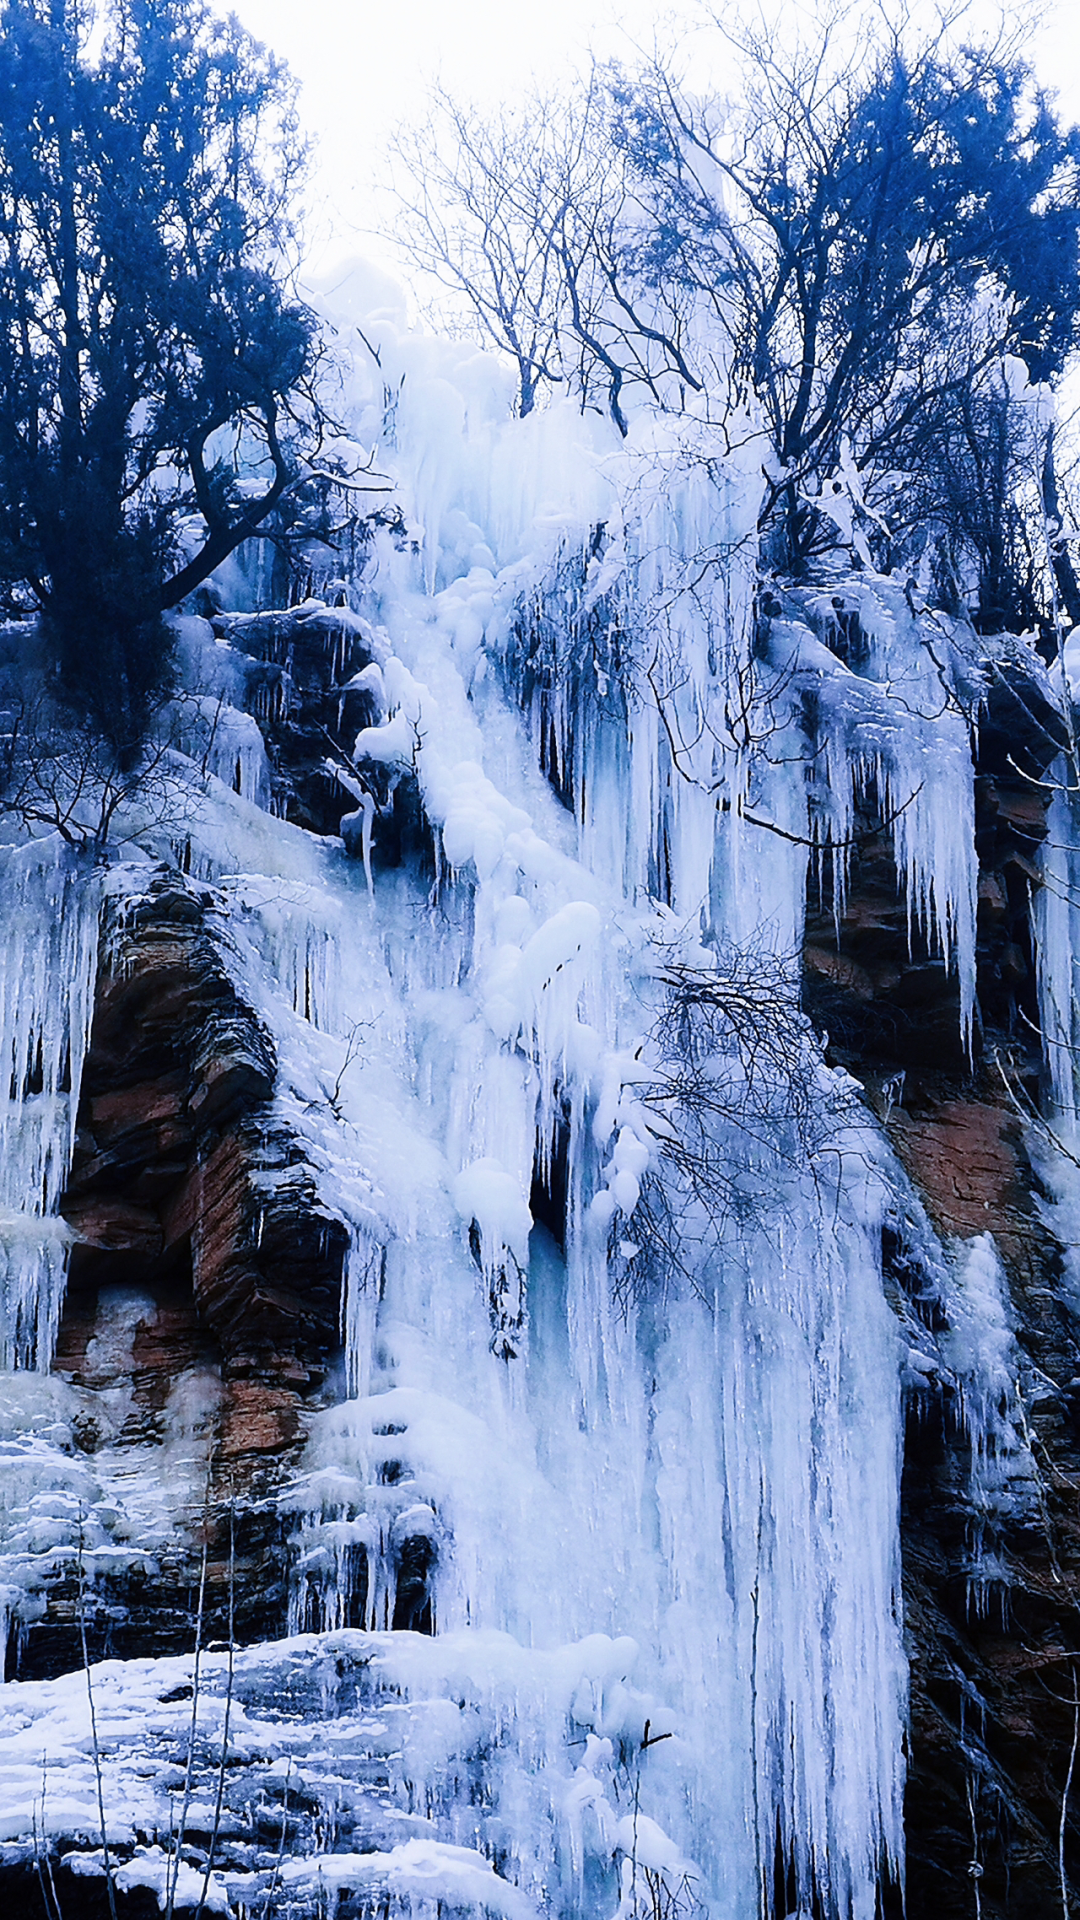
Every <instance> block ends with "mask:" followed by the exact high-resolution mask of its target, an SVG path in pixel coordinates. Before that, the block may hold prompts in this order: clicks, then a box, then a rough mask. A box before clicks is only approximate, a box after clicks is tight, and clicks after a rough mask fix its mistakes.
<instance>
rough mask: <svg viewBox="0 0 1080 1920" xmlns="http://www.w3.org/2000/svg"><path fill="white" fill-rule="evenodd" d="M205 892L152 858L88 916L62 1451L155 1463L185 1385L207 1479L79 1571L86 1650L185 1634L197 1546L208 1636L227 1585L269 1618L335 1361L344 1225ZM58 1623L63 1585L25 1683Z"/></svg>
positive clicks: (73, 1640) (261, 1628)
mask: <svg viewBox="0 0 1080 1920" xmlns="http://www.w3.org/2000/svg"><path fill="white" fill-rule="evenodd" d="M218 904H219V903H218V902H216V901H215V898H214V895H213V894H212V893H211V892H208V891H207V890H206V889H205V888H199V887H197V886H194V885H191V884H190V883H188V882H186V881H185V880H184V878H183V876H182V875H181V874H178V873H176V872H171V873H169V872H163V873H160V874H158V875H157V876H156V877H154V878H152V879H151V880H150V882H149V884H148V885H145V890H143V891H141V892H140V893H139V894H138V895H137V896H135V898H133V899H126V898H123V897H121V899H120V901H119V902H118V904H117V906H116V908H115V910H114V912H113V914H112V915H111V917H107V919H106V922H105V924H104V927H103V931H102V945H103V964H102V966H101V968H100V970H99V974H98V985H97V995H96V1000H95V1006H94V1018H93V1025H92V1028H91V1038H90V1047H89V1051H88V1054H87V1058H86V1062H85V1066H84V1072H83V1080H82V1091H81V1099H80V1104H79V1113H78V1127H77V1133H76V1146H75V1154H74V1158H73V1162H72V1166H71V1172H70V1176H69V1179H68V1183H67V1189H66V1192H65V1195H64V1199H63V1203H62V1204H63V1215H64V1219H65V1220H66V1222H67V1225H68V1227H69V1229H70V1231H71V1234H72V1236H73V1242H74V1244H73V1246H72V1249H71V1255H70V1265H69V1276H68V1286H67V1292H66V1296H65V1300H64V1307H63V1313H62V1317H61V1321H60V1328H59V1335H58V1339H57V1345H56V1353H55V1359H54V1362H53V1366H54V1371H55V1372H56V1373H57V1374H58V1375H59V1376H60V1378H61V1379H62V1380H64V1381H65V1382H67V1383H69V1384H70V1385H71V1386H73V1387H74V1388H75V1389H77V1390H78V1393H79V1395H80V1399H81V1410H80V1413H79V1416H78V1420H77V1425H76V1438H77V1443H78V1446H79V1448H80V1449H81V1450H82V1451H83V1452H84V1453H85V1454H86V1455H87V1456H89V1457H90V1458H91V1459H92V1458H93V1456H94V1455H95V1454H96V1453H97V1452H98V1451H99V1450H100V1449H101V1448H102V1447H104V1446H107V1445H108V1446H112V1447H116V1448H119V1449H120V1450H121V1452H123V1451H125V1450H130V1456H131V1459H130V1470H131V1472H132V1473H137V1472H138V1470H139V1468H140V1466H143V1467H145V1468H146V1469H147V1470H148V1471H150V1472H151V1473H154V1472H158V1471H165V1469H164V1468H163V1467H161V1466H159V1464H158V1463H159V1462H161V1461H162V1460H163V1459H164V1452H163V1450H164V1448H165V1445H166V1443H167V1442H168V1441H169V1439H170V1423H171V1421H172V1420H173V1419H174V1418H175V1413H176V1407H177V1402H178V1400H181V1401H182V1400H183V1399H184V1398H185V1397H186V1398H187V1400H188V1401H189V1402H190V1403H191V1405H192V1406H193V1407H195V1408H197V1415H196V1421H195V1426H194V1429H193V1431H192V1432H191V1435H190V1438H191V1442H192V1445H193V1446H194V1447H195V1448H196V1450H197V1452H198V1453H199V1455H200V1457H201V1459H202V1461H203V1475H204V1485H203V1488H202V1494H201V1498H200V1499H198V1502H197V1504H196V1505H195V1506H194V1507H192V1506H191V1504H190V1502H182V1503H181V1504H180V1505H179V1507H178V1509H177V1511H176V1513H175V1515H174V1535H173V1539H172V1542H171V1550H170V1551H169V1552H168V1553H167V1554H166V1555H165V1556H164V1557H160V1558H159V1559H158V1560H157V1562H156V1563H155V1567H154V1571H153V1573H152V1574H151V1575H150V1577H147V1575H146V1572H145V1569H143V1568H140V1569H139V1571H138V1578H137V1581H136V1583H135V1584H134V1585H133V1584H132V1577H131V1573H130V1570H129V1569H125V1570H124V1572H123V1573H122V1574H121V1576H120V1577H119V1578H118V1579H116V1580H110V1579H109V1578H108V1577H107V1576H105V1577H104V1578H98V1579H97V1580H96V1582H95V1587H94V1600H93V1605H92V1607H91V1609H90V1617H89V1620H88V1623H87V1624H88V1641H89V1646H90V1649H91V1651H92V1653H93V1655H94V1656H95V1657H102V1656H106V1655H116V1656H120V1657H130V1656H133V1655H137V1654H145V1653H150V1652H153V1653H155V1654H166V1653H180V1652H183V1651H186V1650H187V1649H188V1647H189V1646H190V1643H191V1636H192V1621H193V1616H194V1611H195V1608H196V1604H197V1598H196V1596H197V1589H198V1586H199V1580H200V1568H201V1560H202V1551H203V1547H204V1546H205V1548H206V1554H207V1559H206V1575H205V1579H206V1591H205V1595H204V1612H205V1630H206V1632H207V1634H208V1636H209V1637H211V1638H214V1637H217V1638H220V1637H221V1636H222V1635H223V1634H224V1633H225V1631H226V1617H227V1612H228V1606H229V1591H228V1590H229V1588H230V1587H231V1588H232V1589H233V1594H232V1599H233V1605H234V1611H235V1616H236V1628H237V1631H238V1633H239V1635H240V1636H241V1637H242V1638H243V1639H244V1640H252V1639H258V1638H266V1637H273V1636H275V1635H277V1634H280V1633H281V1632H283V1631H284V1628H285V1620H286V1610H287V1597H286V1590H285V1570H284V1562H285V1545H284V1537H283V1526H282V1523H281V1522H280V1520H279V1518H278V1516H277V1513H276V1510H275V1508H274V1504H273V1495H274V1493H275V1491H276V1489H277V1488H278V1487H279V1486H280V1485H281V1484H282V1482H283V1479H284V1478H285V1476H286V1475H287V1473H288V1472H289V1471H290V1470H295V1466H296V1461H297V1457H298V1454H299V1451H300V1448H301V1447H302V1444H303V1439H304V1433H305V1425H304V1416H305V1411H306V1410H307V1409H309V1408H310V1407H312V1406H313V1405H319V1404H322V1403H323V1401H324V1399H325V1392H326V1383H327V1377H328V1373H330V1372H331V1370H332V1369H333V1368H334V1367H335V1365H337V1366H338V1370H339V1371H340V1339H339V1330H338V1322H339V1303H340V1298H341V1287H342V1273H343V1262H344V1256H345V1247H346V1244H347V1234H346V1231H345V1229H344V1227H343V1226H342V1225H341V1223H340V1222H339V1221H337V1220H334V1219H332V1218H329V1217H328V1216H327V1214H326V1212H325V1209H323V1208H322V1207H321V1206H320V1204H319V1201H318V1197H317V1194H316V1191H315V1186H314V1182H313V1179H312V1175H311V1171H310V1169H309V1167H308V1165H307V1162H306V1157H305V1152H304V1148H303V1146H302V1144H301V1143H299V1142H298V1141H297V1140H296V1139H295V1138H291V1137H290V1135H289V1133H288V1131H287V1130H286V1129H285V1128H284V1127H282V1126H281V1125H280V1124H279V1123H276V1122H275V1120H274V1117H273V1115H272V1113H271V1106H270V1102H271V1095H272V1093H273V1089H274V1082H275V1074H276V1060H275V1054H274V1048H273V1044H272V1041H271V1039H270V1036H269V1035H268V1033H267V1032H266V1030H265V1028H264V1027H263V1026H262V1025H261V1024H260V1022H259V1020H258V1019H257V1017H256V1015H255V1014H254V1013H253V1011H252V1010H251V1008H250V1007H248V1006H246V1005H245V1004H244V1003H243V1001H242V1000H241V999H240V997H239V995H238V992H237V989H236V986H235V985H234V982H233V980H232V978H231V977H230V974H229V972H228V970H227V968H226V966H225V965H224V964H223V959H222V943H223V939H224V938H225V937H226V936H225V935H224V933H223V923H222V920H221V917H220V914H218V913H215V907H216V906H217V905H218ZM75 1616H76V1594H75V1582H74V1581H73V1579H72V1578H70V1577H69V1578H68V1579H66V1580H64V1579H61V1580H58V1581H56V1582H54V1583H51V1584H50V1586H49V1588H48V1593H47V1608H46V1611H45V1614H44V1617H43V1618H42V1619H41V1620H39V1621H36V1622H33V1623H32V1624H29V1625H28V1626H26V1627H25V1628H24V1630H23V1633H22V1636H21V1640H20V1642H19V1644H18V1648H17V1657H16V1661H15V1673H16V1675H17V1676H18V1677H19V1678H24V1679H26V1678H36V1677H39V1676H45V1675H48V1674H50V1673H61V1672H67V1671H70V1670H71V1669H72V1668H73V1667H75V1666H77V1665H78V1664H79V1662H80V1660H81V1658H82V1648H81V1642H80V1638H79V1629H78V1624H77V1621H76V1617H75Z"/></svg>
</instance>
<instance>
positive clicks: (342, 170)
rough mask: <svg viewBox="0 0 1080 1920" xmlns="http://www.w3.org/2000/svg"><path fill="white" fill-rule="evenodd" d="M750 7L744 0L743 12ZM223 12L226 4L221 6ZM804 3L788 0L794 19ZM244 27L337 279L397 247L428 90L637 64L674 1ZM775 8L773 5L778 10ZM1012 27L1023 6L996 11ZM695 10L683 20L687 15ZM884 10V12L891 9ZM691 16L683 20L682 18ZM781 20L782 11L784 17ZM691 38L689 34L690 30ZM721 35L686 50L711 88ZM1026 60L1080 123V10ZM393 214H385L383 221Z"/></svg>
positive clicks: (505, 89) (337, 8)
mask: <svg viewBox="0 0 1080 1920" xmlns="http://www.w3.org/2000/svg"><path fill="white" fill-rule="evenodd" d="M749 3H750V0H747V4H748V5H749ZM223 4H224V0H223ZM795 4H796V0H782V8H791V9H792V10H794V7H795ZM231 5H232V7H234V8H235V11H236V12H237V13H238V14H239V16H240V18H241V20H242V21H243V23H244V25H245V26H246V27H247V28H248V29H249V30H250V32H252V33H253V34H255V36H256V37H257V38H258V39H260V40H263V41H265V42H267V44H268V45H270V46H271V47H273V48H274V50H275V52H277V53H279V54H281V55H282V56H283V57H284V59H285V60H287V61H288V63H289V66H290V67H291V69H292V71H293V73H294V74H295V75H296V77H297V79H298V80H300V82H301V83H302V92H301V97H300V112H301V118H302V121H303V124H304V126H305V129H306V130H307V132H308V133H309V134H311V135H313V136H314V137H315V140H316V142H317V164H316V168H315V171H314V174H313V177H312V181H311V186H310V189H309V193H308V201H309V204H310V206H311V212H312V219H311V237H312V247H311V267H312V269H313V270H315V271H326V270H328V269H331V268H332V267H333V265H334V264H335V262H337V261H339V260H343V259H345V258H346V257H347V256H349V255H350V254H356V253H364V254H367V255H369V256H370V257H372V258H375V259H379V260H381V261H382V262H384V263H385V264H387V265H390V264H391V262H392V259H393V255H392V250H391V249H390V248H389V247H388V246H387V243H386V242H385V241H383V240H381V239H379V238H377V237H375V236H374V235H373V234H372V233H371V231H370V230H371V229H372V228H373V227H375V226H376V225H377V223H378V221H379V218H380V208H379V202H378V197H377V194H376V192H375V183H376V182H377V181H378V180H379V179H381V178H385V167H384V163H383V160H382V152H383V148H384V145H385V141H386V138H387V135H388V133H389V132H390V129H391V128H392V127H393V126H394V125H395V124H396V123H397V122H398V121H400V120H403V119H406V118H408V116H409V115H410V114H414V113H417V112H419V111H420V110H421V108H422V105H423V99H424V90H425V86H426V84H427V82H428V81H429V80H430V79H432V78H433V77H436V76H439V77H441V79H442V80H443V81H444V82H445V84H446V85H447V86H448V87H449V88H450V89H451V90H452V91H454V92H458V93H462V94H465V95H467V96H469V97H472V98H477V99H483V98H485V97H491V98H498V97H502V96H505V97H509V96H512V95H513V93H514V92H515V91H516V90H517V89H518V88H520V87H521V86H522V85H523V84H525V83H526V82H527V81H528V80H529V78H530V76H531V75H533V74H536V75H537V77H538V78H541V79H548V80H551V79H555V78H557V76H558V75H559V73H560V72H561V71H566V70H567V69H568V68H572V67H573V66H574V65H579V66H580V65H584V64H585V62H586V60H587V57H588V52H589V49H590V48H592V49H594V50H595V51H596V52H597V53H598V54H600V55H601V56H602V57H604V56H611V55H622V56H623V57H625V58H627V59H628V60H630V59H632V56H633V52H634V46H635V43H636V44H637V45H640V46H648V45H650V44H651V42H652V40H653V38H654V35H655V34H657V33H659V36H660V38H661V39H662V40H663V41H665V43H667V44H670V43H671V41H672V39H674V38H675V37H677V36H676V35H675V34H673V33H671V32H665V31H664V22H665V20H666V19H667V18H668V17H669V15H668V7H667V5H666V4H661V5H659V6H657V5H649V4H648V3H647V0H622V3H621V4H620V5H617V7H616V0H531V3H530V4H529V5H523V4H522V0H451V3H450V4H448V3H447V0H231ZM775 6H776V0H773V6H772V7H770V8H769V11H770V13H771V12H773V11H774V9H775ZM1002 6H1003V9H1004V13H1005V17H1006V19H1007V20H1008V18H1009V16H1010V13H1011V14H1012V16H1013V17H1014V18H1015V15H1016V11H1017V10H1016V8H1015V7H1010V4H1009V0H1002ZM687 11H688V9H687ZM885 11H886V12H888V11H889V4H888V0H886V4H885ZM684 17H685V14H684ZM780 17H781V20H782V19H783V11H781V14H780ZM969 18H970V20H971V21H972V23H973V24H974V25H975V26H978V24H979V22H980V21H983V20H986V21H988V22H995V21H996V20H997V19H998V18H999V15H998V10H997V7H996V6H992V5H991V4H990V0H973V3H972V5H971V7H970V12H969ZM684 31H685V30H684ZM715 44H716V40H715V36H708V37H706V36H694V38H693V39H692V40H691V42H690V43H689V47H688V49H687V51H688V53H689V63H690V64H691V66H692V67H697V66H698V65H699V64H700V67H701V70H702V78H703V81H704V83H705V84H708V82H709V79H710V78H711V79H712V80H713V83H714V84H715V75H709V74H708V73H707V71H706V63H707V62H708V59H709V53H710V51H711V47H712V46H715ZM1030 57H1031V59H1032V60H1033V62H1034V65H1035V67H1036V69H1037V71H1038V73H1039V75H1040V78H1041V79H1042V80H1043V81H1044V83H1045V84H1047V85H1049V86H1051V87H1053V88H1055V89H1057V91H1058V94H1059V104H1060V107H1061V109H1062V112H1063V114H1064V115H1065V117H1067V118H1068V119H1070V120H1077V121H1080V7H1078V6H1077V5H1076V4H1075V0H1057V3H1056V4H1051V6H1050V8H1049V10H1048V16H1047V20H1046V24H1045V25H1044V26H1043V27H1042V28H1041V29H1040V30H1039V31H1038V32H1037V33H1036V34H1035V35H1033V37H1032V40H1031V45H1030ZM383 217H385V208H384V210H383Z"/></svg>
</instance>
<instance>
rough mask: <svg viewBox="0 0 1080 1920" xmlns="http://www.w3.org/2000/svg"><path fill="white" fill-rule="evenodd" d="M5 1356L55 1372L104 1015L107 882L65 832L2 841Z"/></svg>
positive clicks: (0, 1272)
mask: <svg viewBox="0 0 1080 1920" xmlns="http://www.w3.org/2000/svg"><path fill="white" fill-rule="evenodd" d="M0 892H2V895H3V902H4V911H3V921H2V924H0V1301H2V1308H0V1363H2V1364H3V1366H4V1367H7V1368H11V1367H37V1368H40V1369H44V1368H46V1367H47V1366H48V1365H49V1361H50V1359H51V1357H52V1348H53V1343H54V1340H55V1337H56V1328H57V1323H58V1320H59V1314H60V1303H61V1299H62V1296H63V1287H64V1273H65V1269H66V1262H67V1232H66V1229H65V1227H64V1224H63V1222H62V1220H61V1219H60V1217H59V1211H58V1209H59V1204H60V1198H61V1195H62V1193H63V1189H64V1183H65V1181H66V1179H67V1174H68V1168H69V1167H70V1164H71V1155H72V1149H73V1147H74V1141H75V1118H76V1112H77V1109H78V1102H79V1083H80V1079H81V1075H82V1066H83V1058H84V1055H85V1053H86V1046H87V1042H88V1039H89V1034H90V1020H91V1015H92V1012H93V992H94V976H95V970H96V962H97V933H98V916H99V904H100V897H101V896H100V886H99V884H98V881H97V879H96V876H95V875H94V874H92V873H90V872H88V871H87V870H86V869H85V868H84V867H83V865H82V864H81V862H80V860H79V858H78V856H77V855H76V854H75V853H73V851H72V850H71V849H70V848H68V847H66V846H65V845H64V843H63V842H62V841H61V840H60V839H59V838H50V839H47V840H35V841H31V842H30V844H29V845H27V846H23V847H15V848H5V849H3V850H0Z"/></svg>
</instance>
